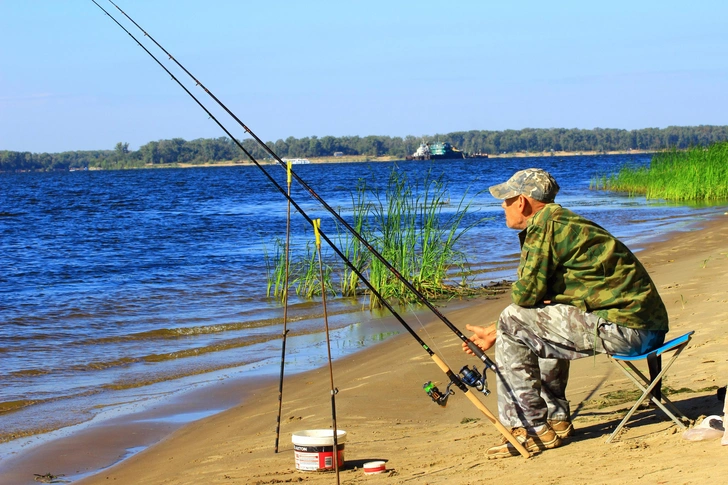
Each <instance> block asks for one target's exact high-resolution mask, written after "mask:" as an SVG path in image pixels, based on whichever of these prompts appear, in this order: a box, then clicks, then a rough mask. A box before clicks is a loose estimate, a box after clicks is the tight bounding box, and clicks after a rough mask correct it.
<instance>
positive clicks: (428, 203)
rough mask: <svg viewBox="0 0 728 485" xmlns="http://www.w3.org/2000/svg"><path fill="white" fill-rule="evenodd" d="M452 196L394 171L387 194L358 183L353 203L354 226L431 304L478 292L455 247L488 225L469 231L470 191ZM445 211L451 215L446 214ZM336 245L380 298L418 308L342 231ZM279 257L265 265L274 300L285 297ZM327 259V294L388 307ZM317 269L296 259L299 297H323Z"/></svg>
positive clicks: (436, 184)
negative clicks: (452, 199) (458, 197)
mask: <svg viewBox="0 0 728 485" xmlns="http://www.w3.org/2000/svg"><path fill="white" fill-rule="evenodd" d="M447 194H448V190H447V187H446V184H445V183H444V182H443V181H442V178H433V177H431V176H430V174H429V173H427V174H426V175H425V177H424V179H423V180H422V181H421V183H415V184H412V183H411V182H410V181H409V180H408V179H407V177H406V176H405V175H404V174H402V173H399V172H397V170H396V168H395V169H393V170H392V172H391V173H390V175H389V179H388V181H387V185H386V187H385V189H384V190H382V191H379V190H370V189H369V188H368V187H367V185H366V182H365V181H364V180H359V182H358V184H357V186H356V188H355V191H354V192H353V193H352V196H351V200H352V209H351V214H352V215H351V216H350V219H349V221H348V222H349V224H350V225H351V226H352V227H353V228H354V229H355V230H356V231H357V232H358V233H359V234H361V235H362V236H363V237H364V239H365V240H366V241H367V242H368V243H369V244H370V245H371V247H372V248H374V249H375V250H376V251H377V252H379V253H380V254H381V255H382V256H383V257H384V258H385V259H386V260H387V261H388V262H389V263H390V264H391V265H392V266H393V267H394V268H395V270H396V271H397V272H398V273H399V274H401V275H402V276H403V277H404V278H405V279H407V280H408V281H409V282H410V283H411V284H412V286H414V287H415V288H416V289H417V290H418V291H419V292H421V293H422V294H424V295H425V296H426V297H427V298H428V299H446V298H452V297H454V296H459V295H464V294H475V293H477V292H478V291H479V290H477V289H474V288H471V287H469V285H468V277H469V275H470V271H469V266H468V261H467V256H466V255H465V253H464V252H462V251H460V250H459V249H457V248H456V244H457V242H458V240H459V239H460V237H462V235H463V234H465V233H466V232H467V231H468V230H469V229H471V228H472V227H474V226H475V225H477V224H479V223H480V222H482V221H483V220H484V218H480V219H478V220H475V221H474V222H472V223H469V224H467V225H465V224H464V219H465V216H466V214H467V213H468V210H469V209H470V202H467V201H466V197H467V192H466V194H464V195H463V197H462V199H461V200H460V201H459V202H457V204H456V205H455V206H453V205H452V204H451V202H450V198H449V196H448V195H447ZM445 207H447V208H448V210H447V213H443V208H445ZM336 243H337V246H338V247H339V249H340V251H341V252H342V253H344V254H345V255H346V257H347V258H348V259H349V260H350V261H351V262H352V264H353V265H354V267H355V268H356V269H357V271H358V272H359V273H361V274H362V275H364V276H365V277H366V278H367V279H368V280H369V282H370V283H371V284H372V286H373V287H374V288H375V289H376V291H377V292H378V293H379V294H380V295H382V298H384V299H386V300H387V301H398V302H399V303H401V304H406V303H412V302H415V301H416V297H415V295H414V294H413V293H412V292H411V291H410V290H409V289H407V287H405V285H404V284H403V283H402V282H401V281H400V280H399V279H398V278H396V277H395V276H394V274H393V273H392V272H391V271H390V270H389V269H387V268H386V266H385V265H384V264H383V263H382V262H381V261H380V260H379V259H377V258H373V257H372V255H371V253H370V251H369V250H368V249H367V248H366V247H365V246H364V244H363V243H362V242H360V241H359V240H358V239H356V238H354V237H353V236H351V234H349V233H348V232H346V231H344V230H343V229H341V228H339V229H338V234H337V238H336ZM280 250H281V248H280V243H278V247H277V250H276V253H275V256H274V257H273V258H272V261H270V260H267V262H268V280H269V283H268V295H269V296H270V294H271V293H273V294H274V295H276V296H279V295H280V292H282V291H283V288H282V285H281V284H280V282H281V280H282V275H281V271H283V268H282V265H283V263H284V258H282V257H281V254H280ZM324 259H325V260H326V275H325V279H326V281H325V282H324V285H325V287H326V288H327V293H332V294H335V295H340V296H342V297H359V296H362V295H366V296H369V306H370V308H379V307H381V306H383V305H382V302H381V301H379V299H378V298H376V297H374V295H372V294H370V293H371V292H370V291H369V289H368V288H366V286H365V285H364V284H363V283H362V281H360V279H359V277H358V276H357V274H356V273H355V272H354V271H352V270H351V269H350V268H349V267H348V266H347V265H345V264H344V263H343V262H341V261H335V260H334V259H333V256H332V255H331V254H327V255H326V256H325V258H324ZM313 265H314V259H313V254H312V253H311V252H310V251H309V252H307V254H306V255H299V256H297V260H296V258H294V261H293V262H292V264H291V269H290V271H291V275H290V277H291V281H292V282H293V283H292V284H293V285H294V286H295V287H296V293H297V294H298V295H299V296H303V297H308V298H310V297H312V296H316V295H320V294H321V290H320V288H321V283H320V282H319V281H318V279H319V275H318V272H316V271H313V269H314V268H313ZM455 280H456V281H455Z"/></svg>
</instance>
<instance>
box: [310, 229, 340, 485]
mask: <svg viewBox="0 0 728 485" xmlns="http://www.w3.org/2000/svg"><path fill="white" fill-rule="evenodd" d="M313 232H314V235H315V236H316V252H317V253H318V263H319V278H320V280H321V304H322V306H323V310H324V327H325V329H326V352H327V353H328V357H329V382H330V384H331V420H332V428H333V432H334V433H333V436H334V453H333V456H332V458H333V460H334V470H335V471H336V485H339V442H338V438H339V437H338V431H337V430H338V428H337V426H336V394H337V393H338V392H339V390H338V389H336V387H334V367H333V363H332V360H331V338H330V335H329V315H328V312H327V311H326V284H325V281H324V262H323V259H322V258H321V219H314V221H313Z"/></svg>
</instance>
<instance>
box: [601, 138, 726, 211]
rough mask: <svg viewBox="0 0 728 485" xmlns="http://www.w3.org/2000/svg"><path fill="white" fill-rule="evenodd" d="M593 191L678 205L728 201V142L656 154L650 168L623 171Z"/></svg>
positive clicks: (602, 180) (610, 177) (604, 177)
mask: <svg viewBox="0 0 728 485" xmlns="http://www.w3.org/2000/svg"><path fill="white" fill-rule="evenodd" d="M591 187H592V188H596V189H603V190H613V191H619V192H627V193H629V194H630V195H635V194H643V195H645V196H646V197H647V198H648V199H664V200H674V201H696V202H708V201H723V200H728V142H721V143H715V144H713V145H710V146H708V147H701V146H696V147H692V148H689V149H688V150H684V151H681V150H676V149H669V150H665V151H663V152H659V153H656V154H655V155H654V156H653V157H652V160H651V161H650V165H649V167H632V166H625V167H622V168H621V169H620V170H619V172H618V173H616V174H613V175H610V176H601V177H598V178H596V179H593V180H592V182H591Z"/></svg>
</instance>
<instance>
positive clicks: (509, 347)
mask: <svg viewBox="0 0 728 485" xmlns="http://www.w3.org/2000/svg"><path fill="white" fill-rule="evenodd" d="M558 191H559V186H558V184H557V183H556V181H555V180H554V179H553V177H551V175H550V174H549V173H548V172H545V171H544V170H540V169H535V168H530V169H527V170H521V171H519V172H516V174H515V175H513V177H511V178H510V179H509V180H508V181H507V182H505V183H502V184H499V185H494V186H492V187H490V193H491V194H492V195H493V196H494V197H496V198H498V199H503V204H502V207H503V209H504V210H505V216H506V225H507V226H508V227H510V228H511V229H518V230H520V231H521V232H520V233H519V238H520V242H521V260H520V264H519V266H518V279H517V280H516V282H515V283H513V286H512V299H513V304H511V305H510V306H508V307H507V308H506V309H505V310H504V311H503V312H502V313H501V315H500V318H499V319H498V322H497V323H496V324H494V325H491V326H490V327H487V328H484V327H475V326H470V325H469V326H467V328H468V330H470V331H472V332H474V335H473V336H472V337H471V340H472V341H474V342H475V343H476V344H477V345H478V346H479V347H480V348H482V349H483V350H487V349H489V348H490V347H492V346H493V344H495V357H496V364H497V366H498V412H499V415H500V421H501V423H503V424H504V425H505V426H506V427H508V426H511V427H512V428H513V429H512V432H513V435H514V436H515V437H516V439H518V440H519V441H520V442H522V443H523V445H524V447H525V448H526V449H527V450H528V451H529V452H538V451H541V450H544V449H549V448H555V447H557V446H559V445H560V444H561V439H562V438H564V437H566V436H569V435H570V434H571V432H572V431H573V427H572V425H571V420H570V412H569V403H568V401H567V400H566V381H567V379H568V372H569V361H570V360H572V359H578V358H581V357H586V356H590V355H594V354H595V353H596V352H602V353H605V352H606V353H616V354H623V355H637V354H642V353H644V352H649V351H650V350H652V349H654V348H657V347H659V346H660V345H661V344H662V343H663V341H664V338H665V333H666V332H667V311H666V309H665V305H664V304H663V302H662V299H661V298H660V295H659V294H658V293H657V289H656V288H655V285H654V283H653V282H652V280H651V279H650V277H649V275H648V274H647V271H646V270H645V268H644V267H643V266H642V264H640V262H639V261H638V260H637V258H636V257H635V256H634V254H632V253H631V252H630V250H629V249H627V247H626V246H625V245H624V244H622V243H621V242H620V241H618V240H617V239H615V238H614V237H613V236H612V235H611V234H609V233H608V232H607V231H606V230H604V229H603V228H602V227H600V226H598V225H597V224H595V223H593V222H591V221H589V220H587V219H584V218H583V217H580V216H578V215H576V214H574V213H573V212H571V211H570V210H568V209H564V208H563V207H561V206H560V205H558V204H555V203H554V198H555V196H556V193H557V192H558ZM463 349H464V350H465V351H466V352H469V351H468V349H467V346H465V345H464V344H463ZM518 454H519V453H518V451H517V450H516V449H515V448H514V447H513V446H512V445H511V444H510V443H508V442H507V441H506V440H503V443H502V444H500V445H497V446H494V447H492V448H490V449H489V450H488V451H487V455H488V456H489V457H492V458H501V457H507V456H516V455H518Z"/></svg>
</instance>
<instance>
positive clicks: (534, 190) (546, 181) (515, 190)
mask: <svg viewBox="0 0 728 485" xmlns="http://www.w3.org/2000/svg"><path fill="white" fill-rule="evenodd" d="M489 190H490V193H491V195H493V197H495V198H496V199H510V198H511V197H516V196H518V195H525V196H528V197H531V198H532V199H536V200H540V201H541V202H553V201H554V198H555V197H556V194H557V193H558V192H559V184H557V183H556V180H554V178H553V177H552V176H551V174H549V173H548V172H547V171H545V170H541V169H540V168H527V169H526V170H520V171H518V172H516V173H515V174H513V177H511V178H510V179H508V181H507V182H504V183H502V184H498V185H493V186H492V187H490V188H489Z"/></svg>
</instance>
